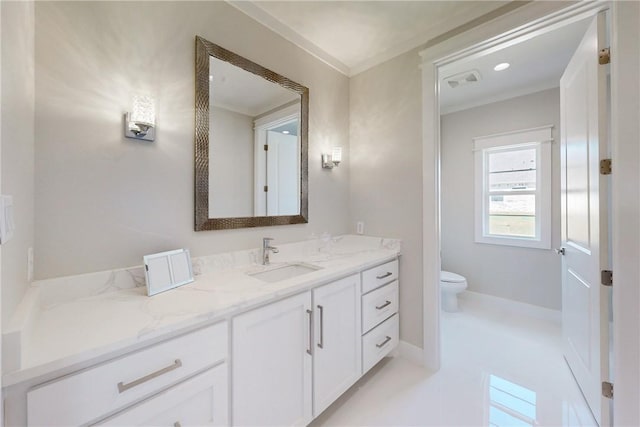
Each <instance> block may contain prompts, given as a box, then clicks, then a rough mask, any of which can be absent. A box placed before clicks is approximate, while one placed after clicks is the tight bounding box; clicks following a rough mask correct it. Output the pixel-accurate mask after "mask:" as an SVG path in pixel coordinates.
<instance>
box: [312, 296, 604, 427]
mask: <svg viewBox="0 0 640 427" xmlns="http://www.w3.org/2000/svg"><path fill="white" fill-rule="evenodd" d="M461 306H462V309H463V310H464V311H462V312H460V313H443V316H442V344H443V360H442V369H441V370H440V371H438V372H436V373H430V372H428V371H426V370H425V369H423V368H421V367H419V366H416V365H414V364H412V363H411V362H409V361H407V360H405V359H402V358H391V359H385V360H384V361H382V362H381V363H380V364H379V365H378V366H376V367H375V368H373V370H372V371H371V372H370V373H369V374H367V375H366V376H365V377H363V378H362V380H360V381H359V382H358V383H357V384H356V385H354V387H352V388H351V389H350V390H349V391H348V392H347V393H346V394H345V395H344V396H343V397H341V398H340V399H339V400H338V401H337V402H336V403H335V404H333V405H332V406H331V407H330V408H328V409H327V410H326V411H325V412H324V413H323V414H322V415H321V416H320V417H319V418H318V419H316V420H315V421H314V422H313V424H312V425H313V426H321V425H326V426H500V427H502V426H532V425H533V426H596V425H597V424H596V423H595V421H594V420H593V418H592V416H591V413H590V412H589V410H588V408H587V406H586V403H585V402H584V399H583V397H582V395H581V393H580V391H579V389H578V387H577V385H576V384H575V382H574V380H573V377H572V376H571V373H570V371H569V368H568V367H567V365H566V363H565V361H564V359H563V357H562V352H561V331H560V327H559V326H558V325H556V324H554V323H552V322H547V321H542V320H538V319H533V318H526V317H524V316H523V315H521V314H517V315H516V314H513V313H508V312H504V311H501V310H499V309H496V308H490V307H487V306H486V305H483V304H481V303H479V302H475V301H469V300H464V301H461Z"/></svg>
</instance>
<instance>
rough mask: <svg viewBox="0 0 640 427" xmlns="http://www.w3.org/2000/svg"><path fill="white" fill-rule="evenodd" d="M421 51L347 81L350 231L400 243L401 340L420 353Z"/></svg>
mask: <svg viewBox="0 0 640 427" xmlns="http://www.w3.org/2000/svg"><path fill="white" fill-rule="evenodd" d="M417 52H418V50H413V51H411V52H408V53H406V54H404V55H401V56H398V57H396V58H394V59H392V60H390V61H387V62H385V63H383V64H381V65H379V66H377V67H375V68H373V69H370V70H368V71H365V72H364V73H361V74H358V75H357V76H355V77H353V78H352V79H351V91H350V93H351V99H350V104H351V125H350V129H351V130H350V144H351V230H352V231H353V232H355V225H356V222H357V221H364V223H365V234H369V235H373V236H389V237H396V238H400V239H402V241H403V247H402V254H403V255H402V258H401V259H400V277H401V279H400V312H401V313H402V318H401V321H400V336H401V339H402V340H404V341H407V342H409V343H411V344H414V345H416V346H418V347H422V121H421V112H422V103H421V102H422V100H421V87H422V86H421V85H422V83H421V75H420V68H419V66H418V65H419V63H420V57H419V56H418V53H417Z"/></svg>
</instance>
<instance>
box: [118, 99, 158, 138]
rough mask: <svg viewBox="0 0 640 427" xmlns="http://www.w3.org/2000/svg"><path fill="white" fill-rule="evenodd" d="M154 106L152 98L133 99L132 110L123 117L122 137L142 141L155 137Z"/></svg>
mask: <svg viewBox="0 0 640 427" xmlns="http://www.w3.org/2000/svg"><path fill="white" fill-rule="evenodd" d="M155 125H156V106H155V103H154V102H153V98H151V97H150V96H145V95H136V96H134V97H133V110H132V111H131V112H130V113H126V114H125V115H124V136H126V137H127V138H133V139H139V140H143V141H153V140H154V139H155V137H156V131H155Z"/></svg>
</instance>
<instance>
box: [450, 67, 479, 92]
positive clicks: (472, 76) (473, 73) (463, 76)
mask: <svg viewBox="0 0 640 427" xmlns="http://www.w3.org/2000/svg"><path fill="white" fill-rule="evenodd" d="M443 80H444V81H445V82H447V84H448V85H449V87H451V88H452V89H453V88H457V87H459V86H464V85H467V84H470V83H477V82H479V81H480V80H482V76H481V75H480V71H478V70H470V71H465V72H462V73H458V74H455V75H453V76H449V77H445V78H444V79H443Z"/></svg>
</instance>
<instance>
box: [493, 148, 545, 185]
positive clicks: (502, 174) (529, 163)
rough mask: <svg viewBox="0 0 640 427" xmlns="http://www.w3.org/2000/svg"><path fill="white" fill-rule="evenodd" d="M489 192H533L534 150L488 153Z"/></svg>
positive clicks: (534, 182) (534, 172) (534, 177)
mask: <svg viewBox="0 0 640 427" xmlns="http://www.w3.org/2000/svg"><path fill="white" fill-rule="evenodd" d="M488 156H489V159H488V160H489V191H518V190H535V188H536V148H527V149H524V150H508V151H497V152H489V153H488Z"/></svg>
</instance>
